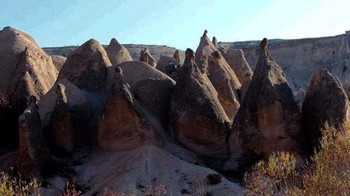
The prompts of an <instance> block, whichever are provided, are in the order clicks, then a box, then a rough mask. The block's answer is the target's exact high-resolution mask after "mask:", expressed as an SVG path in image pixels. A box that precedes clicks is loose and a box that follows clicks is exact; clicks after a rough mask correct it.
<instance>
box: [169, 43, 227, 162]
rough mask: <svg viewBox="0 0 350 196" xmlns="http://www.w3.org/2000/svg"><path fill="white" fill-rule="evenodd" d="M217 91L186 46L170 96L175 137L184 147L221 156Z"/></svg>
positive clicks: (222, 126)
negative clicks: (182, 62)
mask: <svg viewBox="0 0 350 196" xmlns="http://www.w3.org/2000/svg"><path fill="white" fill-rule="evenodd" d="M217 97H218V95H217V91H216V90H215V88H214V86H213V85H212V84H211V82H210V80H209V79H208V78H207V77H206V76H205V75H203V74H202V73H201V71H200V70H199V68H198V66H197V64H196V63H195V62H194V52H193V51H192V50H191V49H187V50H186V58H185V62H184V65H183V66H182V69H181V71H180V73H179V79H178V81H177V83H176V86H175V89H174V92H173V94H172V97H171V107H170V121H171V126H172V129H173V134H174V136H175V138H176V139H177V140H178V141H179V142H180V143H182V144H183V145H184V146H186V147H187V148H189V149H191V150H193V151H195V152H197V153H199V154H202V155H207V156H215V157H220V156H225V155H227V153H228V152H229V149H228V141H227V138H228V131H227V127H226V126H227V124H228V123H227V122H228V121H229V119H228V117H227V115H226V113H225V111H224V109H223V108H222V106H221V104H220V102H219V100H218V98H217Z"/></svg>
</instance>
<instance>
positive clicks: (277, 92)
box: [230, 39, 301, 155]
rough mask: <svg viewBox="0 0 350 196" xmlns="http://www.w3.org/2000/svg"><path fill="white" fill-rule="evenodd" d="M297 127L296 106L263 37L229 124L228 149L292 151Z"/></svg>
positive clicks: (294, 145) (267, 151) (265, 152)
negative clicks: (246, 84) (257, 59)
mask: <svg viewBox="0 0 350 196" xmlns="http://www.w3.org/2000/svg"><path fill="white" fill-rule="evenodd" d="M300 129H301V125H300V115H299V110H298V106H297V104H296V102H295V100H294V98H293V94H292V91H291V89H290V87H289V85H288V82H287V80H286V78H285V76H284V73H283V71H282V69H281V68H280V66H279V65H278V64H277V63H276V62H275V61H274V60H273V59H272V58H271V56H270V54H269V52H268V50H267V39H264V40H263V41H262V42H261V45H260V58H259V61H258V64H257V66H256V68H255V70H254V76H253V79H252V81H251V83H250V86H249V88H248V90H247V93H246V95H245V99H244V100H243V103H242V105H241V108H240V109H239V111H238V114H237V116H236V118H235V121H234V123H233V128H232V133H231V136H230V147H231V152H232V153H233V154H235V153H238V154H240V153H244V152H247V151H253V152H254V153H256V154H258V155H269V154H271V153H272V152H276V151H296V150H297V149H298V148H297V147H298V143H297V141H296V138H297V136H298V134H299V133H300Z"/></svg>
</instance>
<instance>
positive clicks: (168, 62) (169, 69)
mask: <svg viewBox="0 0 350 196" xmlns="http://www.w3.org/2000/svg"><path fill="white" fill-rule="evenodd" d="M177 67H178V63H177V60H176V59H175V58H174V57H168V56H163V55H161V56H160V58H159V60H158V63H157V67H156V68H157V69H158V70H159V71H161V72H163V73H165V74H166V75H168V76H171V74H172V73H173V72H174V71H176V68H177Z"/></svg>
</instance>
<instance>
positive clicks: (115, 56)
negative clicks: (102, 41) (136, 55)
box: [106, 38, 132, 65]
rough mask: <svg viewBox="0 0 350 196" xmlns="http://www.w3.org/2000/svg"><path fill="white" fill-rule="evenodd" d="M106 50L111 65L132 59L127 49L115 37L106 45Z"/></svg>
mask: <svg viewBox="0 0 350 196" xmlns="http://www.w3.org/2000/svg"><path fill="white" fill-rule="evenodd" d="M106 52H107V55H108V58H109V60H110V61H111V63H112V65H118V64H120V63H123V62H127V61H132V58H131V56H130V54H129V51H128V49H126V48H125V47H124V46H123V45H121V44H120V43H119V42H118V41H117V40H116V39H115V38H113V39H111V41H110V42H109V45H108V46H107V47H106Z"/></svg>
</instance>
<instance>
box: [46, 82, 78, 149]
mask: <svg viewBox="0 0 350 196" xmlns="http://www.w3.org/2000/svg"><path fill="white" fill-rule="evenodd" d="M56 95H57V98H56V105H55V108H54V110H53V114H52V118H51V127H52V128H51V132H52V139H53V144H54V146H55V147H58V148H61V149H64V150H65V151H66V152H72V151H73V148H74V126H73V119H72V114H71V111H70V108H69V105H68V99H67V96H66V93H65V86H64V85H63V84H61V83H58V84H57V86H56Z"/></svg>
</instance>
